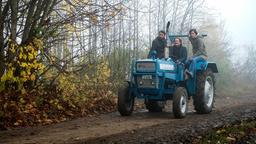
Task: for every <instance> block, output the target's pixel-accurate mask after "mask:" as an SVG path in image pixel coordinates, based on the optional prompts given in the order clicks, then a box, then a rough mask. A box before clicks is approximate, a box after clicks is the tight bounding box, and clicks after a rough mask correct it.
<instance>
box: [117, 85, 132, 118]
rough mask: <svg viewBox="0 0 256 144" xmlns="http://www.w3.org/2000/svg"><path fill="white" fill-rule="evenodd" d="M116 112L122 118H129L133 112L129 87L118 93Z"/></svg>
mask: <svg viewBox="0 0 256 144" xmlns="http://www.w3.org/2000/svg"><path fill="white" fill-rule="evenodd" d="M117 104H118V111H119V113H120V114H121V115H122V116H129V115H131V114H132V112H133V107H134V96H133V94H132V92H131V91H130V89H129V87H128V86H127V87H124V88H121V89H119V91H118V100H117Z"/></svg>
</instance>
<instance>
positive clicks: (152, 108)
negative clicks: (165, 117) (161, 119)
mask: <svg viewBox="0 0 256 144" xmlns="http://www.w3.org/2000/svg"><path fill="white" fill-rule="evenodd" d="M145 104H146V108H147V109H148V111H149V112H162V111H163V108H164V102H161V101H148V102H146V103H145Z"/></svg>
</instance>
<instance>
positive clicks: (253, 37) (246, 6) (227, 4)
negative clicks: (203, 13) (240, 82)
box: [206, 0, 256, 63]
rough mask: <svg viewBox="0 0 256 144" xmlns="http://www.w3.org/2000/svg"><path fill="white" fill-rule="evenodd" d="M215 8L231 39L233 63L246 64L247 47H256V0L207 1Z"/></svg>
mask: <svg viewBox="0 0 256 144" xmlns="http://www.w3.org/2000/svg"><path fill="white" fill-rule="evenodd" d="M206 1H207V3H208V4H209V6H210V7H212V8H215V9H216V11H217V12H218V13H219V18H220V19H223V20H224V21H225V28H226V31H227V32H228V36H229V37H230V38H231V42H232V45H231V47H232V48H235V51H234V52H233V54H232V58H231V59H232V61H233V62H234V63H236V61H240V62H242V63H243V62H245V60H246V57H247V55H248V53H247V49H246V47H244V46H245V45H254V47H256V0H206Z"/></svg>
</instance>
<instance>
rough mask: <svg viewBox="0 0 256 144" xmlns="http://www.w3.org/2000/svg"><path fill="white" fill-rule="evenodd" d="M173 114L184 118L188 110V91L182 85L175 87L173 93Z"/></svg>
mask: <svg viewBox="0 0 256 144" xmlns="http://www.w3.org/2000/svg"><path fill="white" fill-rule="evenodd" d="M172 109H173V114H174V116H175V118H184V117H185V116H186V114H187V110H188V93H187V90H186V89H185V88H183V87H178V88H176V90H175V92H174V94H173V107H172Z"/></svg>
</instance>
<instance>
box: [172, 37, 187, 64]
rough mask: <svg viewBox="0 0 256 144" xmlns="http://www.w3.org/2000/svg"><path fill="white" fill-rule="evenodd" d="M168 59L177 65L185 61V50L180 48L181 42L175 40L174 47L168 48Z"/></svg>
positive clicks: (182, 47)
mask: <svg viewBox="0 0 256 144" xmlns="http://www.w3.org/2000/svg"><path fill="white" fill-rule="evenodd" d="M169 57H171V58H172V59H173V60H174V61H176V62H177V63H180V62H182V63H184V64H185V62H186V60H187V48H186V47H184V46H182V40H181V39H180V38H175V40H174V45H173V46H172V47H170V50H169Z"/></svg>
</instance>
